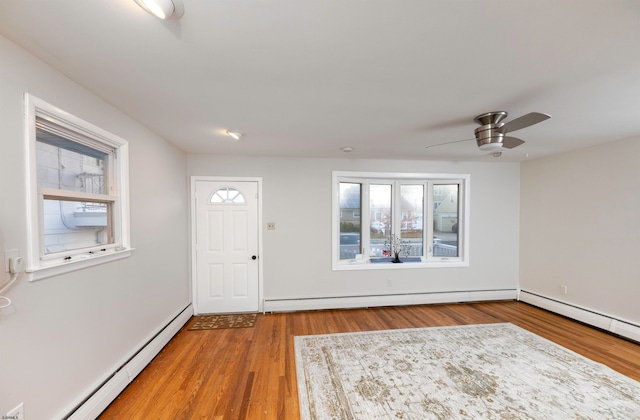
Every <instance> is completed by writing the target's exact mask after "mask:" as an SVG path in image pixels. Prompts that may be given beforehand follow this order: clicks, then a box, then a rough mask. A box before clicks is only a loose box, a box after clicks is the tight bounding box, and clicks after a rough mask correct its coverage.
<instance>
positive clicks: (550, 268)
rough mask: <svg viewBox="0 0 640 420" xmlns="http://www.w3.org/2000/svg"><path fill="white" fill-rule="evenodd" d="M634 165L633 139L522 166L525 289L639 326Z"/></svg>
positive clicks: (639, 209) (638, 195)
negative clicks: (564, 288) (563, 287)
mask: <svg viewBox="0 0 640 420" xmlns="http://www.w3.org/2000/svg"><path fill="white" fill-rule="evenodd" d="M638 162H640V139H638V138H633V139H629V140H624V141H616V142H611V143H607V144H603V145H600V146H595V147H589V148H585V149H581V150H577V151H573V152H569V153H564V154H560V155H555V156H551V157H548V158H543V159H539V160H534V161H530V162H526V163H523V164H522V167H521V204H520V206H521V216H520V226H521V229H520V235H521V237H520V287H521V288H522V289H523V290H526V291H529V292H531V293H534V294H536V295H539V296H543V297H547V298H550V299H553V300H556V301H559V302H564V303H567V304H569V305H573V306H575V307H578V308H582V309H585V310H588V311H593V312H596V313H597V314H601V315H605V316H608V317H611V318H614V319H618V320H621V321H626V322H630V323H632V324H635V325H636V326H639V325H640V304H639V303H638V298H640V281H638V273H640V258H639V257H638V251H639V250H640V218H639V217H638V214H640V192H639V191H640V189H639V185H640V164H638ZM561 286H566V288H567V293H566V294H564V293H563V290H562V289H561Z"/></svg>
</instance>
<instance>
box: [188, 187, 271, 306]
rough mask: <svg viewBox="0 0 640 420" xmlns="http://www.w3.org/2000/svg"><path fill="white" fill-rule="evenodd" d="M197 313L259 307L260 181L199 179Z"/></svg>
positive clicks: (197, 205) (197, 202) (196, 271)
mask: <svg viewBox="0 0 640 420" xmlns="http://www.w3.org/2000/svg"><path fill="white" fill-rule="evenodd" d="M195 207H196V222H195V236H196V238H195V239H196V244H195V247H196V255H195V261H196V263H195V275H196V278H195V282H194V283H195V299H196V311H197V313H200V314H203V313H233V312H257V311H258V310H259V278H258V277H259V265H258V183H257V182H255V181H233V182H224V181H196V182H195Z"/></svg>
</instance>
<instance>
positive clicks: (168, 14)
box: [134, 0, 184, 19]
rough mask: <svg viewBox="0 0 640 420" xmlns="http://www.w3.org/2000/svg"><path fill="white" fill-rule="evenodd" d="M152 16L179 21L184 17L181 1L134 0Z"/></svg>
mask: <svg viewBox="0 0 640 420" xmlns="http://www.w3.org/2000/svg"><path fill="white" fill-rule="evenodd" d="M134 1H135V2H136V3H138V6H140V7H142V8H143V9H144V10H146V11H147V12H149V13H151V14H152V15H154V16H156V17H159V18H160V19H180V18H181V17H182V15H184V5H183V4H182V0H134Z"/></svg>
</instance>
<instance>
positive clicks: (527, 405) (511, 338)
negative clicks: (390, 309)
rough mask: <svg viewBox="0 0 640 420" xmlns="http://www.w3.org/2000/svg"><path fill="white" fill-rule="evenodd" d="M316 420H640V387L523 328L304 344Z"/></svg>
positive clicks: (310, 415)
mask: <svg viewBox="0 0 640 420" xmlns="http://www.w3.org/2000/svg"><path fill="white" fill-rule="evenodd" d="M295 354H296V371H297V379H298V394H299V401H300V414H301V418H302V419H303V420H306V419H318V420H320V419H322V420H324V419H366V420H371V419H447V420H448V419H625V420H626V419H640V382H637V381H634V380H633V379H631V378H628V377H626V376H624V375H622V374H620V373H618V372H615V371H614V370H612V369H610V368H608V367H607V366H604V365H602V364H599V363H596V362H593V361H591V360H589V359H587V358H585V357H583V356H581V355H579V354H577V353H574V352H572V351H570V350H568V349H566V348H564V347H561V346H559V345H557V344H555V343H553V342H551V341H548V340H546V339H544V338H542V337H539V336H537V335H535V334H532V333H530V332H528V331H526V330H524V329H522V328H520V327H517V326H515V325H513V324H508V323H507V324H485V325H469V326H457V327H436V328H418V329H405V330H387V331H375V332H362V333H346V334H330V335H315V336H298V337H295Z"/></svg>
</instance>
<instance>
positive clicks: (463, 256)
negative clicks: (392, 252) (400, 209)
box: [331, 171, 471, 271]
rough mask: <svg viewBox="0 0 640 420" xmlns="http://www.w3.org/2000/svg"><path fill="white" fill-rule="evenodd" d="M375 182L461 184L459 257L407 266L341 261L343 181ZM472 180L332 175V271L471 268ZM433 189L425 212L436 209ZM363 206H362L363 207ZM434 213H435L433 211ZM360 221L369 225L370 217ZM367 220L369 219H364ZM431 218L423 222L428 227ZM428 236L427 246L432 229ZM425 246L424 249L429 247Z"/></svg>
mask: <svg viewBox="0 0 640 420" xmlns="http://www.w3.org/2000/svg"><path fill="white" fill-rule="evenodd" d="M362 179H368V180H376V181H378V180H379V181H385V182H388V181H389V180H393V181H403V180H407V181H408V182H411V181H425V182H429V183H431V185H433V183H434V182H435V183H443V182H446V181H453V182H460V185H461V186H462V191H461V193H460V197H459V200H460V201H461V202H460V204H459V208H460V212H461V213H462V215H461V218H460V220H461V223H460V224H461V226H462V229H461V230H459V243H458V255H459V256H458V257H431V258H429V259H427V260H422V261H421V262H411V263H406V264H392V263H390V264H383V263H371V262H370V261H369V260H367V259H366V258H358V257H356V258H355V259H352V260H340V259H339V249H340V218H339V217H338V215H339V214H340V189H339V183H340V182H349V181H350V180H351V181H356V180H362ZM470 185H471V177H470V175H469V174H445V173H396V172H345V171H333V172H332V187H331V188H332V194H331V197H332V203H331V208H332V212H331V225H332V229H331V231H332V233H331V261H332V270H333V271H341V270H406V269H416V268H442V267H451V268H452V267H468V266H469V220H470V219H471V217H470V210H469V209H470V197H471V193H470V191H471V187H470ZM432 189H433V187H430V188H429V191H427V192H426V194H427V199H426V200H425V201H426V203H427V205H426V206H425V207H424V208H425V209H432V208H433V198H432V197H433V191H432ZM363 201H364V202H368V191H363ZM361 205H362V204H361ZM430 211H433V210H430ZM364 216H366V215H363V218H362V219H361V224H362V225H363V226H367V225H368V224H369V220H368V218H367V217H364ZM365 219H367V220H365ZM427 221H428V219H424V222H423V223H425V226H426V223H427ZM425 236H426V241H427V242H426V244H431V243H432V242H433V230H428V231H427V234H426V235H425ZM426 244H425V246H427V245H426Z"/></svg>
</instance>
